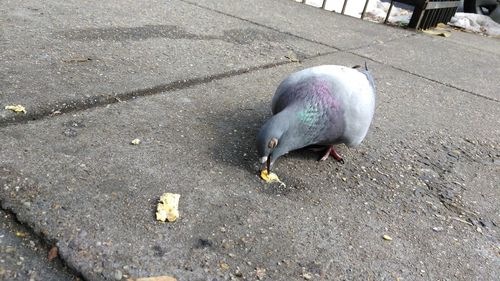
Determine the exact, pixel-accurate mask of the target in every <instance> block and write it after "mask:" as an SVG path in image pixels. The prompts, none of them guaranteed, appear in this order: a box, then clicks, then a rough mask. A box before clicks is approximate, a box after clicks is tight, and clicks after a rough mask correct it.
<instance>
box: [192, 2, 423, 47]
mask: <svg viewBox="0 0 500 281" xmlns="http://www.w3.org/2000/svg"><path fill="white" fill-rule="evenodd" d="M182 1H184V2H187V3H192V4H193V5H195V6H198V7H206V8H209V9H211V10H215V11H219V12H221V13H222V14H228V15H231V16H234V17H236V18H241V19H245V20H248V21H250V22H253V23H258V24H261V25H264V26H267V27H271V28H273V29H275V30H279V31H282V32H287V33H291V34H294V35H297V36H299V37H301V38H307V39H309V40H312V41H313V42H320V43H323V44H326V45H328V46H332V47H335V48H338V49H341V50H348V49H356V48H359V47H362V46H367V45H371V44H378V43H381V42H388V41H392V40H397V39H401V38H405V37H408V36H413V35H414V34H415V32H413V31H411V30H404V29H401V28H394V27H389V26H387V25H381V24H377V23H372V22H368V21H363V20H361V19H357V18H353V17H349V16H344V15H340V14H337V13H332V12H329V11H326V10H320V9H318V8H315V7H312V6H309V5H304V4H301V3H297V2H295V1H291V0H276V1H266V0H256V1H252V2H251V4H250V3H249V2H248V1H243V0H237V1H234V0H219V1H210V0H182ZM388 30H389V32H388Z"/></svg>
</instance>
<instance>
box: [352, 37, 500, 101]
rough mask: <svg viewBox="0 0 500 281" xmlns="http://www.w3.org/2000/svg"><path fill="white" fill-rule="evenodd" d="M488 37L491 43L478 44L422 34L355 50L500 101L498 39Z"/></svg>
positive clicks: (363, 54)
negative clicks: (481, 46)
mask: <svg viewBox="0 0 500 281" xmlns="http://www.w3.org/2000/svg"><path fill="white" fill-rule="evenodd" d="M488 39H491V40H493V41H490V40H486V41H487V42H488V43H489V44H486V43H485V44H484V45H485V47H483V48H477V47H473V46H471V45H470V44H465V43H464V44H457V43H456V39H449V38H444V37H437V36H428V35H423V34H421V35H419V36H414V37H412V38H408V39H406V40H405V41H393V42H388V43H387V44H382V45H372V46H369V47H366V48H361V49H358V50H355V51H353V52H354V53H356V54H360V55H362V56H366V57H368V58H371V59H373V60H375V61H378V62H383V63H385V64H389V65H392V66H395V67H397V68H400V69H403V70H405V71H408V72H411V73H415V74H418V75H421V76H424V77H427V78H429V79H432V80H435V81H439V82H441V83H445V84H448V85H450V86H452V87H456V88H459V89H463V90H466V91H469V92H472V93H474V94H477V95H481V96H484V97H487V98H490V99H492V100H496V101H497V102H499V101H500V91H499V86H498V85H499V82H498V77H500V55H499V53H498V52H491V51H489V49H491V48H492V47H493V46H497V45H496V44H497V42H498V39H492V38H488ZM495 40H496V41H495ZM483 42H484V41H483ZM486 46H489V48H488V47H486ZM497 49H498V48H497Z"/></svg>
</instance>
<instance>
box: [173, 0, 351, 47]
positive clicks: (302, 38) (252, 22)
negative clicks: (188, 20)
mask: <svg viewBox="0 0 500 281" xmlns="http://www.w3.org/2000/svg"><path fill="white" fill-rule="evenodd" d="M179 1H181V2H184V3H186V4H189V5H193V6H195V7H198V8H202V9H205V10H208V11H211V12H214V13H218V14H221V15H224V16H228V17H231V18H235V19H238V20H241V21H245V22H248V23H251V24H254V25H257V26H259V27H263V28H266V29H269V30H272V31H276V32H279V33H282V34H285V35H288V36H291V37H295V38H298V39H300V40H304V41H307V42H310V43H314V44H318V45H321V46H323V47H328V48H332V49H335V50H337V51H342V49H340V48H338V47H335V46H331V45H329V44H326V43H323V42H320V41H316V40H313V39H309V38H305V37H302V36H299V35H297V34H293V33H291V32H288V31H283V30H279V29H277V28H274V27H272V26H268V25H265V24H262V23H259V22H256V21H253V20H249V19H245V18H242V17H239V16H236V15H232V14H229V13H226V12H222V11H219V10H216V9H213V8H210V7H207V6H203V5H200V4H197V3H193V2H190V1H186V0H179Z"/></svg>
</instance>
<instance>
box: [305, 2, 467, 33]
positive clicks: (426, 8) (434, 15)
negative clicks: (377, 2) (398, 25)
mask: <svg viewBox="0 0 500 281" xmlns="http://www.w3.org/2000/svg"><path fill="white" fill-rule="evenodd" d="M327 1H337V0H323V1H322V3H321V9H325V7H326V3H327ZM338 1H344V3H343V5H342V10H341V12H340V14H345V9H346V7H347V2H348V1H349V0H338ZM369 1H370V0H366V1H365V5H364V7H363V11H362V12H361V19H363V18H364V17H365V13H366V8H367V7H368V2H369ZM300 2H301V3H304V4H305V3H306V0H301V1H300ZM394 2H398V3H403V4H407V5H410V6H413V7H414V9H413V13H412V17H411V19H410V23H409V24H408V27H410V28H415V29H428V28H432V27H436V26H437V25H438V24H439V23H445V24H446V23H448V22H449V21H450V19H451V17H453V15H455V12H456V11H457V9H458V6H460V0H391V3H390V5H389V10H388V11H387V15H386V17H385V20H384V23H387V21H388V19H389V15H390V13H391V10H392V7H393V5H394ZM332 12H334V11H332Z"/></svg>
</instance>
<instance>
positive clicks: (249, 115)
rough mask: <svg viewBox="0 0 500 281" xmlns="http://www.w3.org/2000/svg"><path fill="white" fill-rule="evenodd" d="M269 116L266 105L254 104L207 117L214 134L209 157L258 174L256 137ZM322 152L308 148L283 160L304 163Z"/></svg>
mask: <svg viewBox="0 0 500 281" xmlns="http://www.w3.org/2000/svg"><path fill="white" fill-rule="evenodd" d="M270 117H271V110H270V108H269V105H268V104H267V103H264V102H261V103H255V104H252V105H251V106H248V107H239V108H231V109H229V108H228V109H225V110H224V111H222V112H219V113H218V114H213V115H211V116H207V119H209V120H207V121H208V123H209V124H211V126H213V132H215V134H214V135H215V137H214V140H213V141H212V149H211V150H212V153H211V157H212V158H213V160H214V161H216V162H218V163H222V164H223V165H226V166H233V167H238V168H240V169H242V170H246V171H248V172H250V173H252V174H255V173H257V172H258V171H259V170H260V168H262V166H261V164H260V163H259V162H258V159H259V156H258V154H257V134H258V133H259V130H260V128H261V126H262V125H263V124H264V123H265V122H266V120H268V119H269V118H270ZM321 154H322V151H319V152H318V151H313V150H311V149H309V148H305V149H300V150H296V151H292V152H290V153H289V154H288V155H287V156H286V157H284V158H288V157H293V158H294V159H304V160H308V161H310V160H318V159H319V157H321Z"/></svg>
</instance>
